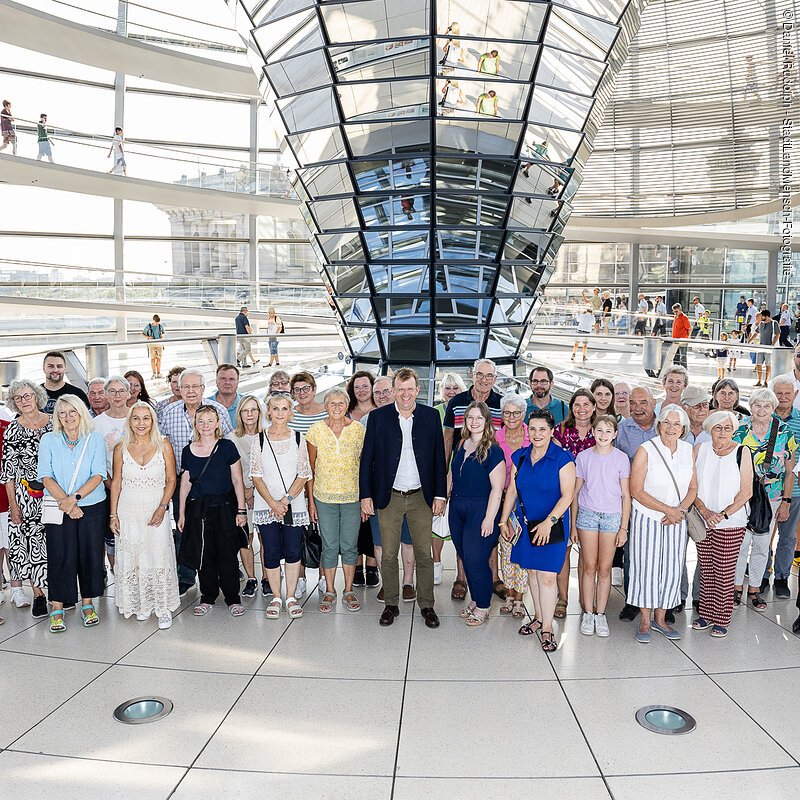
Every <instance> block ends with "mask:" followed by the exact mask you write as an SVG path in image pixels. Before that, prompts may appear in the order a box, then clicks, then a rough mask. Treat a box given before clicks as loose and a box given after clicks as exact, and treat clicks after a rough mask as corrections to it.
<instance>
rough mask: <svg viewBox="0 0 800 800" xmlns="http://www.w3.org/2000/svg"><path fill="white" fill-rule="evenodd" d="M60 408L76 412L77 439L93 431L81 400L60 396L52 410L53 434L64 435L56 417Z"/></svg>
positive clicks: (71, 395)
mask: <svg viewBox="0 0 800 800" xmlns="http://www.w3.org/2000/svg"><path fill="white" fill-rule="evenodd" d="M62 406H69V407H70V408H73V409H75V411H77V412H78V416H79V417H80V426H79V427H78V438H80V437H81V436H85V435H86V434H87V433H91V432H92V431H93V430H94V423H93V422H92V418H91V417H90V416H89V409H88V408H86V406H85V405H84V404H83V400H81V399H80V397H78V396H77V395H74V394H62V395H61V397H59V398H58V400H56V405H55V408H54V409H53V432H54V433H64V425H63V424H62V422H61V420H60V419H59V417H58V410H59V408H61V407H62Z"/></svg>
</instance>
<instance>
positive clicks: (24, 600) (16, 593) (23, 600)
mask: <svg viewBox="0 0 800 800" xmlns="http://www.w3.org/2000/svg"><path fill="white" fill-rule="evenodd" d="M11 602H12V603H13V604H14V605H15V606H16V607H17V608H25V607H26V606H29V605H30V604H31V601H30V600H28V595H26V594H25V592H23V591H22V589H20V588H19V587H17V588H16V589H12V590H11Z"/></svg>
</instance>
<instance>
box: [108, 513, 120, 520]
mask: <svg viewBox="0 0 800 800" xmlns="http://www.w3.org/2000/svg"><path fill="white" fill-rule="evenodd" d="M108 517H109V519H119V517H118V516H117V515H116V514H109V515H108Z"/></svg>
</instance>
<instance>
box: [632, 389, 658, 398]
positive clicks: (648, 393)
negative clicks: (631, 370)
mask: <svg viewBox="0 0 800 800" xmlns="http://www.w3.org/2000/svg"><path fill="white" fill-rule="evenodd" d="M635 391H640V392H644V393H645V394H646V395H647V396H648V397H649V398H650V399H651V400H655V399H656V398H655V396H654V395H653V390H652V389H651V388H650V387H649V386H631V394H633V393H634V392H635Z"/></svg>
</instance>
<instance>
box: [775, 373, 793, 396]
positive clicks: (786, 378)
mask: <svg viewBox="0 0 800 800" xmlns="http://www.w3.org/2000/svg"><path fill="white" fill-rule="evenodd" d="M776 386H791V387H792V389H794V388H795V382H794V378H793V377H792V376H791V375H778V376H777V377H775V378H773V379H772V380H771V381H770V382H769V388H770V389H772V391H773V392H774V391H775V387H776Z"/></svg>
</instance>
